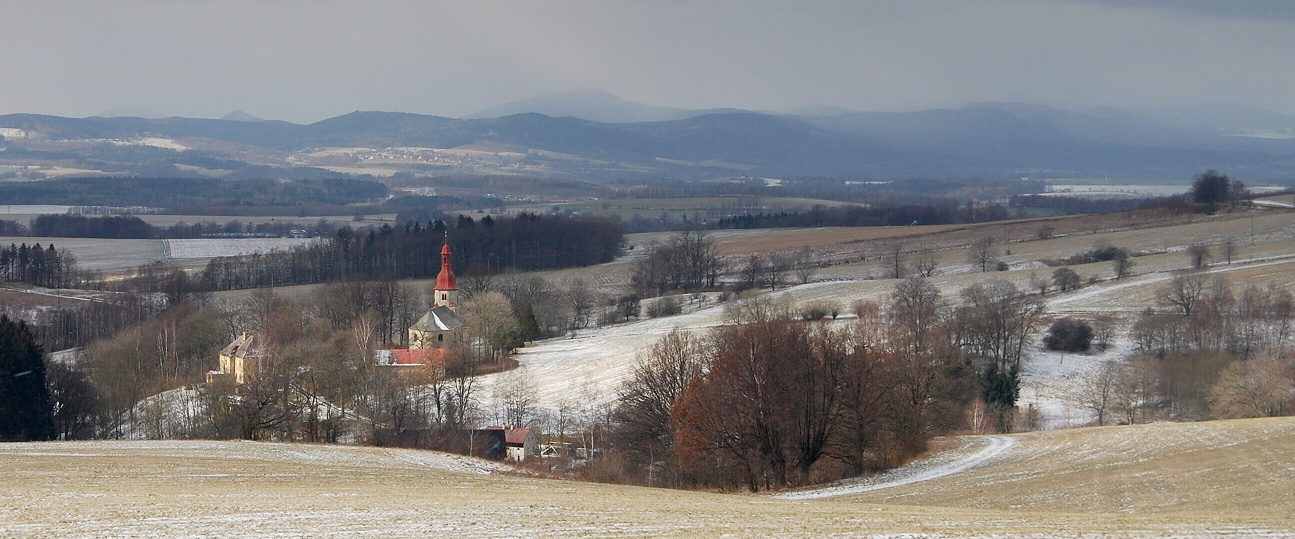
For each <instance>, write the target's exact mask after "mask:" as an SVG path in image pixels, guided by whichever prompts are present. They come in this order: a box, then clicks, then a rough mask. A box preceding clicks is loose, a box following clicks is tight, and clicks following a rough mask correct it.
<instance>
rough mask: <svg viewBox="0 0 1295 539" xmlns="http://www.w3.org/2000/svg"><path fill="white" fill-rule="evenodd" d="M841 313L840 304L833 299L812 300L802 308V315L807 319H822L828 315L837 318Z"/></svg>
mask: <svg viewBox="0 0 1295 539" xmlns="http://www.w3.org/2000/svg"><path fill="white" fill-rule="evenodd" d="M840 314H841V307H840V305H839V304H837V303H835V302H831V301H811V302H809V303H806V304H805V306H804V307H801V308H800V317H801V318H802V319H804V320H807V321H814V320H822V319H824V318H827V317H828V316H831V317H832V319H834V320H835V319H836V317H837V316H838V315H840Z"/></svg>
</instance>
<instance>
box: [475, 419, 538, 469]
mask: <svg viewBox="0 0 1295 539" xmlns="http://www.w3.org/2000/svg"><path fill="white" fill-rule="evenodd" d="M475 435H477V436H482V437H484V439H485V443H484V447H485V453H484V454H483V455H482V456H484V457H486V458H490V459H496V460H504V459H507V460H511V461H513V462H523V461H525V460H526V459H527V458H529V457H534V456H538V455H539V454H540V439H539V437H538V436H536V435H535V431H534V430H531V428H530V427H516V428H510V427H500V426H490V427H486V428H484V429H481V430H478V431H475Z"/></svg>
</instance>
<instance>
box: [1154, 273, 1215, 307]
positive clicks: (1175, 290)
mask: <svg viewBox="0 0 1295 539" xmlns="http://www.w3.org/2000/svg"><path fill="white" fill-rule="evenodd" d="M1207 282H1208V279H1207V278H1206V276H1205V274H1204V273H1199V272H1196V273H1179V274H1177V275H1174V278H1173V279H1172V280H1170V281H1169V284H1167V285H1165V286H1164V287H1163V288H1161V289H1160V300H1161V301H1163V302H1165V303H1167V304H1169V305H1172V306H1174V307H1178V308H1179V309H1182V311H1183V315H1184V316H1191V314H1192V309H1193V308H1195V307H1196V302H1198V301H1200V299H1201V294H1203V293H1204V292H1205V285H1206V283H1207Z"/></svg>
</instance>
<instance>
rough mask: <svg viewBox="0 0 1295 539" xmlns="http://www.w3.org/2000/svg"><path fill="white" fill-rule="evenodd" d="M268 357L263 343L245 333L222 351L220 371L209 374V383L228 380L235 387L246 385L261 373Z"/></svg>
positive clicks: (252, 335)
mask: <svg viewBox="0 0 1295 539" xmlns="http://www.w3.org/2000/svg"><path fill="white" fill-rule="evenodd" d="M268 356H269V354H268V351H267V350H266V348H265V345H264V343H263V341H262V340H258V339H257V338H256V335H255V334H253V333H247V332H244V333H243V334H242V335H239V336H238V338H236V339H234V341H233V342H231V343H229V345H228V346H226V347H224V348H222V349H221V350H220V369H219V370H214V371H209V372H207V383H208V384H212V383H215V382H217V381H221V380H228V381H232V382H233V383H234V384H235V385H242V384H246V383H247V382H248V381H249V380H251V379H252V378H255V377H256V375H257V373H259V372H260V371H261V363H262V362H263V361H265V360H266V358H267V357H268Z"/></svg>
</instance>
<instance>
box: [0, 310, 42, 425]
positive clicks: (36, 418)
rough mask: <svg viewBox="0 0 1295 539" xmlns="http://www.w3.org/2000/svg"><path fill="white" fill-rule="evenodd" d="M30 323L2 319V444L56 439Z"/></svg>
mask: <svg viewBox="0 0 1295 539" xmlns="http://www.w3.org/2000/svg"><path fill="white" fill-rule="evenodd" d="M41 356H42V352H41V347H40V345H38V344H36V341H35V340H34V339H32V335H31V331H30V330H29V329H28V328H27V323H26V322H22V321H17V322H15V321H13V320H10V319H9V317H8V316H4V315H0V441H26V440H48V439H50V438H52V437H53V435H54V418H53V412H52V410H51V408H50V400H49V390H48V389H47V388H46V387H45V364H44V362H43V361H42V360H41Z"/></svg>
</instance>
